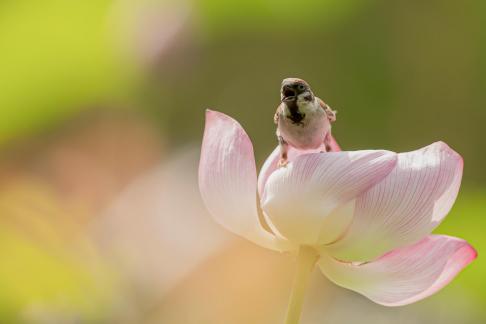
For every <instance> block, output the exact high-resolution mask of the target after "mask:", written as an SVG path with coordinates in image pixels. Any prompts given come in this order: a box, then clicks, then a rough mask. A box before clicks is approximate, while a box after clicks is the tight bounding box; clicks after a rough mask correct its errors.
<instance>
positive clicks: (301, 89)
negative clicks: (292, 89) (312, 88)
mask: <svg viewBox="0 0 486 324" xmlns="http://www.w3.org/2000/svg"><path fill="white" fill-rule="evenodd" d="M297 88H298V89H299V90H300V91H304V90H305V86H304V85H303V84H299V86H298V87H297Z"/></svg>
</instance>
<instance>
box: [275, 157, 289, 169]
mask: <svg viewBox="0 0 486 324" xmlns="http://www.w3.org/2000/svg"><path fill="white" fill-rule="evenodd" d="M288 163H289V161H287V159H280V160H278V163H277V168H285V167H286V166H287V164H288Z"/></svg>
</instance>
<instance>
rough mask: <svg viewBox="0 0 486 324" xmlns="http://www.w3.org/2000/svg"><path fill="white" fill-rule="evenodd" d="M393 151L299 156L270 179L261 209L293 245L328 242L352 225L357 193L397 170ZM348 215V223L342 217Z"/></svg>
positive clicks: (346, 217)
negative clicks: (354, 201) (353, 202)
mask: <svg viewBox="0 0 486 324" xmlns="http://www.w3.org/2000/svg"><path fill="white" fill-rule="evenodd" d="M395 163H396V154H395V153H393V152H389V151H355V152H330V153H313V154H306V155H301V156H298V157H297V158H295V160H294V162H291V163H289V164H288V165H287V167H285V168H280V169H278V170H276V171H274V172H273V173H272V175H271V176H270V177H269V179H268V181H267V183H266V186H265V191H264V194H263V197H262V198H263V199H262V206H263V209H264V211H265V212H266V213H267V215H268V217H269V218H270V220H271V222H272V223H273V225H274V226H275V227H276V228H277V229H278V231H279V232H280V233H281V234H282V235H283V236H285V237H286V238H287V239H289V240H290V241H291V242H293V243H297V244H324V243H330V242H332V241H334V240H335V239H336V238H338V237H339V236H340V235H341V234H342V232H343V231H344V230H345V228H346V227H347V226H348V225H349V222H350V220H351V218H352V210H353V208H354V207H353V204H352V203H350V204H349V205H348V206H346V207H342V208H340V209H336V208H338V207H341V206H343V205H344V204H346V203H349V202H350V201H352V200H353V199H355V198H356V197H357V196H358V195H360V194H362V193H363V192H364V191H366V190H367V189H369V188H370V187H371V186H373V185H374V184H376V183H377V182H379V181H381V180H382V179H383V178H384V177H385V176H386V175H387V174H388V173H389V172H390V171H391V170H392V169H393V167H394V166H395ZM342 217H344V218H345V219H344V221H343V219H342Z"/></svg>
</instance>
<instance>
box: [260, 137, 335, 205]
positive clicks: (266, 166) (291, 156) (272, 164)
mask: <svg viewBox="0 0 486 324" xmlns="http://www.w3.org/2000/svg"><path fill="white" fill-rule="evenodd" d="M330 146H331V152H340V151H341V148H340V147H339V145H338V143H337V142H336V140H335V139H334V137H332V136H331V143H330ZM319 151H320V150H319V149H317V150H308V151H301V150H298V149H296V148H293V147H291V146H289V151H288V161H289V162H292V161H293V160H295V158H296V157H298V156H300V155H303V154H309V153H319ZM279 159H280V148H279V147H278V146H277V147H276V148H275V149H274V150H273V152H272V153H270V155H269V156H268V158H267V159H266V160H265V163H263V166H262V169H261V170H260V174H259V175H258V193H259V194H260V197H261V196H262V195H263V188H264V187H265V183H267V180H268V177H270V175H271V174H272V173H273V171H275V170H276V169H277V164H278V160H279Z"/></svg>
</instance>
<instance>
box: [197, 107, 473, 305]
mask: <svg viewBox="0 0 486 324" xmlns="http://www.w3.org/2000/svg"><path fill="white" fill-rule="evenodd" d="M277 160H278V150H275V151H274V152H273V153H272V154H271V155H270V157H269V158H268V159H267V160H266V162H265V163H264V165H263V168H262V170H261V172H260V175H259V178H258V179H257V171H256V166H255V159H254V155H253V147H252V144H251V141H250V139H249V137H248V135H247V134H246V133H245V131H244V130H243V128H242V127H241V126H240V124H239V123H238V122H237V121H235V120H234V119H232V118H230V117H228V116H226V115H224V114H222V113H219V112H215V111H209V110H208V111H207V113H206V128H205V132H204V139H203V144H202V152H201V160H200V166H199V185H200V191H201V195H202V197H203V201H204V203H205V205H206V207H207V208H208V210H209V211H210V213H211V215H212V216H213V218H214V219H215V220H216V221H217V222H218V223H219V224H221V225H222V226H224V227H225V228H226V229H228V230H229V231H232V232H234V233H236V234H238V235H240V236H242V237H244V238H246V239H248V240H250V241H252V242H254V243H256V244H259V245H261V246H263V247H266V248H269V249H272V250H276V251H289V252H292V251H297V250H298V249H299V248H300V247H306V248H307V249H310V250H313V251H315V253H316V260H317V265H318V266H319V268H320V269H321V271H322V272H323V273H324V274H325V275H326V276H327V277H328V278H329V279H330V280H331V281H333V282H334V283H336V284H337V285H340V286H342V287H345V288H348V289H351V290H354V291H356V292H358V293H360V294H362V295H364V296H366V297H368V298H369V299H371V300H372V301H374V302H376V303H378V304H381V305H386V306H400V305H406V304H410V303H413V302H416V301H418V300H421V299H423V298H425V297H427V296H430V295H432V294H433V293H435V292H437V291H438V290H439V289H441V288H442V287H444V286H445V285H446V284H447V283H449V282H450V281H451V280H452V279H453V278H454V277H455V276H456V275H457V274H458V273H459V272H460V271H461V270H462V269H463V268H464V267H465V266H466V265H467V264H469V263H470V262H471V261H472V260H474V259H475V258H476V256H477V253H476V251H475V250H474V248H473V247H472V246H471V245H469V244H468V243H467V242H466V241H464V240H462V239H459V238H454V237H450V236H444V235H431V234H430V233H431V232H432V230H433V229H434V228H436V227H437V226H438V225H439V224H440V222H441V221H442V220H443V219H444V217H445V216H446V215H447V213H448V212H449V210H450V209H451V207H452V205H453V203H454V201H455V199H456V196H457V194H458V191H459V186H460V183H461V177H462V170H463V160H462V158H461V156H460V155H459V154H457V153H456V152H455V151H453V150H452V149H451V148H450V147H449V146H447V145H446V144H445V143H443V142H437V143H434V144H431V145H429V146H426V147H424V148H421V149H419V150H416V151H412V152H407V153H394V152H390V151H385V150H364V151H340V150H339V147H338V146H337V144H335V145H334V148H333V151H332V152H328V153H317V152H315V153H312V152H311V153H308V152H300V151H297V150H291V151H290V154H289V164H288V165H287V166H286V167H282V168H277Z"/></svg>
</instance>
